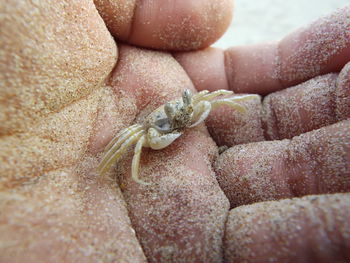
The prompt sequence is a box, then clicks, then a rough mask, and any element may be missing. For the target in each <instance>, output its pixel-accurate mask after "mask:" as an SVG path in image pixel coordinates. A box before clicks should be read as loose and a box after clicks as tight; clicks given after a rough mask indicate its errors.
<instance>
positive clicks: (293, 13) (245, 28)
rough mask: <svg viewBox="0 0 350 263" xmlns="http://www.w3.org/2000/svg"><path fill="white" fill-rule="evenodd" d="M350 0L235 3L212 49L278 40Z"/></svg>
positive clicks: (247, 1)
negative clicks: (228, 23)
mask: <svg viewBox="0 0 350 263" xmlns="http://www.w3.org/2000/svg"><path fill="white" fill-rule="evenodd" d="M348 4H350V0H293V1H291V0H289V1H287V0H258V1H253V0H235V10H234V15H233V21H232V23H231V25H230V27H229V29H228V31H227V32H226V33H225V35H224V36H223V37H222V38H221V39H220V40H219V41H217V42H216V43H215V44H214V46H215V47H220V48H227V47H230V46H237V45H247V44H256V43H260V42H266V41H273V40H279V39H281V38H282V37H283V36H285V35H286V34H288V33H289V32H291V31H293V30H294V29H296V28H298V27H301V26H304V25H306V24H308V23H310V22H312V21H313V20H315V19H317V18H318V17H320V16H323V15H326V14H328V13H330V12H332V11H333V10H334V9H336V8H339V7H343V6H345V5H348Z"/></svg>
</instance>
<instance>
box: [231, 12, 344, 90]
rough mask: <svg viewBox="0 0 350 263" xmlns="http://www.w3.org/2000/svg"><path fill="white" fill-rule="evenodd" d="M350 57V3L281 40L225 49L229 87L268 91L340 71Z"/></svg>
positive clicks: (232, 88)
mask: <svg viewBox="0 0 350 263" xmlns="http://www.w3.org/2000/svg"><path fill="white" fill-rule="evenodd" d="M349 60H350V6H346V7H344V8H341V9H338V10H337V11H335V12H333V13H331V14H330V15H327V16H325V17H323V18H320V19H318V20H317V21H315V22H314V23H312V24H310V25H308V26H307V27H303V28H301V29H299V30H296V31H294V32H292V33H291V34H289V35H287V36H286V37H285V38H283V39H282V40H281V41H280V42H276V43H266V44H258V45H251V46H243V47H240V46H239V47H233V48H230V49H228V50H226V51H225V68H226V72H227V78H228V82H229V88H230V89H231V90H234V91H235V92H239V93H240V92H243V93H259V94H268V93H271V92H274V91H277V90H280V89H283V88H285V87H289V86H293V85H296V84H299V83H301V82H303V81H306V80H308V79H311V78H313V77H316V76H318V75H322V74H327V73H331V72H339V71H340V70H341V68H342V67H343V66H344V65H345V64H346V63H347V62H348V61H349Z"/></svg>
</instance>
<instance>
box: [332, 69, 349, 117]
mask: <svg viewBox="0 0 350 263" xmlns="http://www.w3.org/2000/svg"><path fill="white" fill-rule="evenodd" d="M336 84H337V90H336V92H335V94H336V96H335V97H336V109H335V113H336V116H337V119H338V120H345V119H347V118H350V62H349V63H347V64H346V65H345V66H344V68H343V69H342V70H341V72H340V73H339V76H338V79H337V83H336Z"/></svg>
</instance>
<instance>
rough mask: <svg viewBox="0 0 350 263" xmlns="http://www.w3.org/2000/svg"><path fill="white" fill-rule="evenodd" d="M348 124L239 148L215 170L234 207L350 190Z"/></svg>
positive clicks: (229, 154)
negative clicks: (288, 138)
mask: <svg viewBox="0 0 350 263" xmlns="http://www.w3.org/2000/svg"><path fill="white" fill-rule="evenodd" d="M349 141H350V120H345V121H342V122H340V123H337V124H333V125H331V126H328V127H324V128H321V129H318V130H315V131H312V132H309V133H305V134H302V135H300V136H298V137H294V138H293V139H292V140H282V141H266V142H258V143H251V144H247V145H238V146H235V147H233V148H231V149H229V150H227V151H226V152H224V153H223V154H222V155H221V156H220V157H219V159H218V161H217V162H216V164H215V170H216V172H217V178H218V181H219V184H220V186H221V188H222V189H223V191H224V192H225V194H226V196H227V197H228V198H229V200H230V203H231V207H236V206H239V205H244V204H251V203H254V202H259V201H266V200H276V199H282V198H290V197H300V196H304V195H309V194H324V193H336V192H346V191H349V189H350V154H349V153H350V147H349Z"/></svg>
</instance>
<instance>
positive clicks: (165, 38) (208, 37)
mask: <svg viewBox="0 0 350 263" xmlns="http://www.w3.org/2000/svg"><path fill="white" fill-rule="evenodd" d="M94 2H95V4H96V6H97V8H98V10H99V11H100V13H101V16H102V17H103V18H104V20H105V22H106V24H107V26H108V28H109V30H110V31H111V33H112V34H113V36H114V37H116V38H117V39H121V40H124V41H127V42H128V43H129V44H133V45H137V46H141V47H147V48H153V49H162V50H177V51H184V50H194V49H200V48H205V47H207V46H209V45H210V44H212V43H214V42H215V41H216V40H217V39H218V38H219V37H221V36H222V35H223V33H224V32H225V31H226V29H227V27H228V26H229V24H230V22H231V19H232V10H233V1H232V0H206V1H197V0H182V1H175V2H174V1H172V0H145V1H134V0H123V1H111V0H107V1H102V0H95V1H94Z"/></svg>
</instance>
